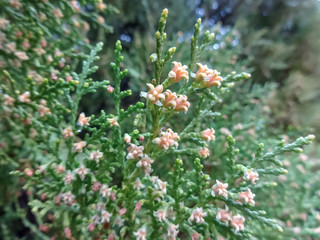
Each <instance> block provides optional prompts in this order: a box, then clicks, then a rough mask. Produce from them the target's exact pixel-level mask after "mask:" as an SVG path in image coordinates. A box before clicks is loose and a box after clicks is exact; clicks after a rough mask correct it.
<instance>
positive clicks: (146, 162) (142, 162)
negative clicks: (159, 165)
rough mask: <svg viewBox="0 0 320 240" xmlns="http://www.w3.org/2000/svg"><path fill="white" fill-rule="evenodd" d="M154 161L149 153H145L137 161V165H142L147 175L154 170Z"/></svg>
mask: <svg viewBox="0 0 320 240" xmlns="http://www.w3.org/2000/svg"><path fill="white" fill-rule="evenodd" d="M153 162H154V160H152V159H151V158H150V157H149V156H148V155H147V154H144V155H143V157H142V158H141V159H140V160H139V161H138V162H137V167H141V168H142V169H143V172H144V174H145V175H146V176H149V175H150V173H151V172H152V168H151V164H152V163H153Z"/></svg>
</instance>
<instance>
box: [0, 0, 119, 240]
mask: <svg viewBox="0 0 320 240" xmlns="http://www.w3.org/2000/svg"><path fill="white" fill-rule="evenodd" d="M0 6H1V7H0V82H1V89H0V91H1V93H2V94H1V96H2V97H1V98H2V99H3V101H4V102H3V103H4V105H3V106H2V109H1V119H0V122H1V134H0V135H1V136H0V142H1V147H0V148H1V150H0V169H1V170H0V171H1V173H0V175H1V177H0V181H1V184H0V192H1V194H0V216H1V217H0V218H1V220H0V226H1V230H3V231H6V232H8V230H12V232H15V231H18V229H16V228H15V226H18V228H19V226H21V225H22V224H20V223H19V222H16V221H17V216H16V214H17V211H18V210H17V209H19V206H22V205H26V204H27V203H26V202H25V200H23V199H22V200H21V201H20V200H19V201H20V204H18V199H20V198H22V197H23V196H20V195H21V193H22V192H21V191H19V190H20V188H21V187H19V181H18V179H17V178H13V177H12V176H9V172H10V171H12V170H14V169H16V168H19V167H21V166H25V165H29V166H33V160H32V158H31V159H29V157H28V156H29V149H30V150H31V151H32V148H35V146H34V145H30V144H28V143H29V142H28V141H27V143H26V142H25V137H24V136H25V135H24V134H23V133H24V131H22V130H21V129H23V128H24V127H25V126H28V125H30V123H31V121H32V118H34V117H35V116H31V115H30V114H31V113H32V111H29V110H28V108H24V105H20V106H17V108H12V103H13V102H12V101H13V99H14V98H16V97H17V96H18V95H19V96H21V98H20V100H21V102H24V100H23V98H24V99H25V100H26V103H28V102H29V101H28V98H29V97H35V96H37V94H35V93H32V92H31V91H30V90H29V89H30V88H33V87H32V86H33V85H35V86H37V87H39V86H40V85H41V87H42V88H43V86H46V85H47V83H48V82H51V84H50V87H46V88H45V89H46V90H44V88H43V89H42V90H41V91H39V92H40V93H41V94H43V95H48V94H49V93H50V94H53V95H54V94H56V92H57V91H56V90H55V85H54V84H52V82H56V84H58V85H59V81H61V79H62V78H63V79H64V82H69V83H70V84H71V85H72V84H73V83H72V82H73V79H72V76H71V74H70V72H71V71H73V70H74V69H76V68H77V67H78V62H80V61H82V60H83V59H86V58H87V57H88V56H87V55H86V54H84V53H86V52H89V50H90V49H92V46H91V45H90V44H89V39H88V38H87V33H88V32H89V31H90V28H91V29H92V28H97V27H99V29H104V30H105V31H108V32H110V31H111V30H112V28H111V27H110V26H108V25H107V24H106V23H105V20H104V16H105V15H107V14H109V13H112V12H115V11H116V9H114V8H113V7H112V5H110V4H105V3H103V2H102V1H100V0H98V1H95V0H88V1H64V0H63V1H54V0H51V1H49V0H44V1H23V0H1V1H0ZM8 86H10V91H11V93H10V95H8V94H7V93H9V92H8V91H9V89H8V88H7V87H8ZM41 87H40V88H41ZM36 89H38V88H36ZM32 94H35V95H32ZM31 95H32V96H31ZM10 96H11V97H10ZM12 97H14V98H12ZM36 98H37V97H36ZM38 98H39V97H38ZM45 98H46V97H44V98H43V99H41V107H39V114H40V115H41V116H44V115H45V114H49V113H50V106H49V107H47V106H46V105H47V104H48V105H51V104H53V105H54V106H57V105H56V104H55V103H54V101H50V102H46V100H45ZM38 100H39V99H38ZM36 102H37V101H34V102H33V104H35V103H36ZM38 103H39V102H38ZM53 105H51V107H52V106H53ZM30 106H32V105H30ZM35 107H36V106H35V105H33V108H35ZM61 107H62V105H61ZM4 116H7V117H13V119H15V123H18V122H20V123H23V125H19V124H18V125H13V124H12V123H13V122H11V123H10V121H9V122H8V121H2V119H3V117H4ZM7 120H8V119H7ZM12 128H17V129H16V130H15V131H12ZM18 129H19V130H18ZM20 183H22V184H23V182H20ZM12 201H16V204H15V208H12ZM16 210H17V211H16ZM22 214H23V213H22ZM18 215H20V216H21V214H18ZM18 218H19V217H18ZM13 220H14V221H13ZM24 220H27V219H24ZM29 220H30V219H29ZM16 223H18V224H16ZM24 225H25V224H24ZM0 232H1V231H0ZM0 238H1V233H0ZM7 238H8V239H12V238H13V237H12V236H10V237H7Z"/></svg>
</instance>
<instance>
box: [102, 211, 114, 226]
mask: <svg viewBox="0 0 320 240" xmlns="http://www.w3.org/2000/svg"><path fill="white" fill-rule="evenodd" d="M111 216H112V214H111V213H109V212H108V211H105V210H103V211H102V212H101V222H102V223H109V222H110V218H111Z"/></svg>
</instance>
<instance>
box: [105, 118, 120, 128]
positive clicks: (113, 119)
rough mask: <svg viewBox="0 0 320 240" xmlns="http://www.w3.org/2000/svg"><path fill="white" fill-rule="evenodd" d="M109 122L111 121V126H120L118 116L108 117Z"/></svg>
mask: <svg viewBox="0 0 320 240" xmlns="http://www.w3.org/2000/svg"><path fill="white" fill-rule="evenodd" d="M107 121H108V123H110V126H111V127H113V126H119V123H118V117H113V118H107Z"/></svg>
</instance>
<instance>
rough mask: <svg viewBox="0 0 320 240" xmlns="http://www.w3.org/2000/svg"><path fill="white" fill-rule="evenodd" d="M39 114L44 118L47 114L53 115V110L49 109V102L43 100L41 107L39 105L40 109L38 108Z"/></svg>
mask: <svg viewBox="0 0 320 240" xmlns="http://www.w3.org/2000/svg"><path fill="white" fill-rule="evenodd" d="M38 112H39V114H40V117H43V116H45V115H46V114H51V110H50V108H48V107H47V101H46V100H44V99H42V100H41V101H40V105H39V108H38Z"/></svg>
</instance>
